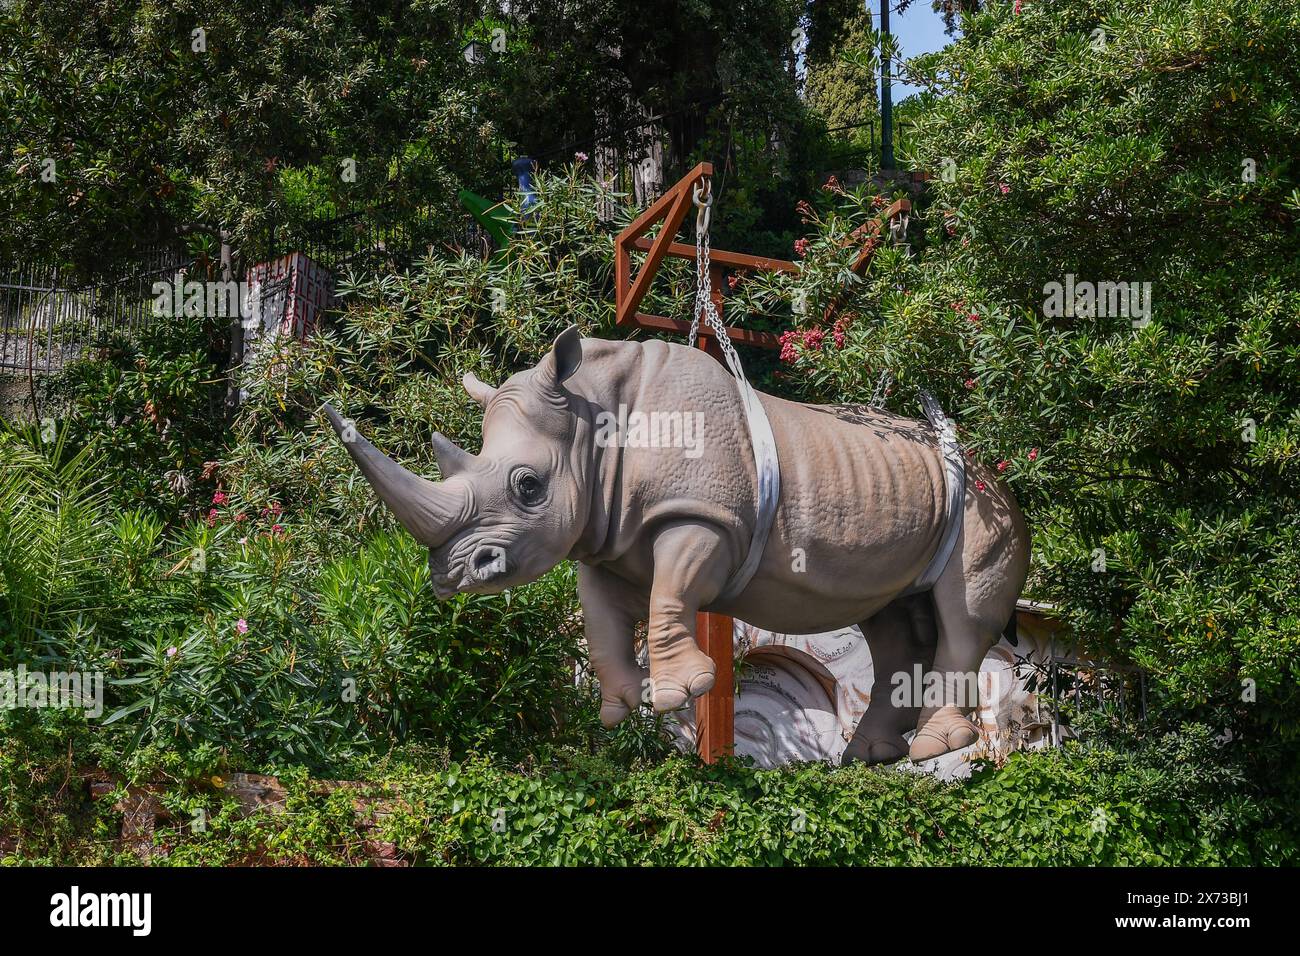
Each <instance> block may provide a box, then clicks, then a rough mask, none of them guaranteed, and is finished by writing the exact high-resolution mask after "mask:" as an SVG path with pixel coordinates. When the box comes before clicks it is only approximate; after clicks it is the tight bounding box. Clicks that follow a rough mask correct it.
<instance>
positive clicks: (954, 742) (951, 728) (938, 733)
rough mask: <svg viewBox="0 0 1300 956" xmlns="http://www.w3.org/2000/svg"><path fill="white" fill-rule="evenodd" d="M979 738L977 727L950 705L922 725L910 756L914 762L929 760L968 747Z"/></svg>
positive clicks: (909, 753)
mask: <svg viewBox="0 0 1300 956" xmlns="http://www.w3.org/2000/svg"><path fill="white" fill-rule="evenodd" d="M979 736H980V734H979V730H978V729H976V727H975V725H974V724H972V723H971V722H970V721H969V720H967V719H966V718H965V717H964V716H962V713H961V711H959V710H958V709H957V708H956V707H953V706H952V705H951V704H949V705H948V706H946V707H940V708H939V709H938V710H936V711H935V712H934V713H933V714H932V715H930V718H929V719H928V720H925V721H924V722H923V723H922V724H921V727H920V729H919V730H917V732H916V736H915V737H913V738H912V746H911V748H910V749H909V751H908V756H909V757H911V758H912V760H913V762H917V761H921V760H929V759H930V758H932V757H939V756H942V755H943V754H946V753H951V752H952V751H954V750H960V749H961V748H962V747H968V746H970V745H971V744H973V743H974V742H975V741H977V740H979Z"/></svg>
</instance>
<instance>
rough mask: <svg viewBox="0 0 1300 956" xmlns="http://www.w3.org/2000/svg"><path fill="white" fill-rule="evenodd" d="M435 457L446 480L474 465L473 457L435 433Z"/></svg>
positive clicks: (446, 438) (445, 437) (448, 439)
mask: <svg viewBox="0 0 1300 956" xmlns="http://www.w3.org/2000/svg"><path fill="white" fill-rule="evenodd" d="M433 457H435V458H437V459H438V470H439V471H441V472H442V477H444V478H450V477H451V476H452V475H455V474H459V473H460V472H462V471H465V470H466V469H467V468H469V466H470V465H472V464H473V463H474V456H473V455H471V454H470V453H469V452H467V451H465V449H463V448H460V447H458V446H457V445H456V443H455V442H453V441H452V440H451V439H450V438H448V437H447V436H446V435H444V434H442V433H441V432H434V433H433Z"/></svg>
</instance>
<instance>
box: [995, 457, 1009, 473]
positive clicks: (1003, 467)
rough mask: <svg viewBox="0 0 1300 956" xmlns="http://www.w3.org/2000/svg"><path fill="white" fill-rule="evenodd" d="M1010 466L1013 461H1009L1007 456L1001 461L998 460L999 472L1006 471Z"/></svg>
mask: <svg viewBox="0 0 1300 956" xmlns="http://www.w3.org/2000/svg"><path fill="white" fill-rule="evenodd" d="M1010 467H1011V462H1009V461H1007V460H1006V459H1005V458H1003V459H1002V460H1001V461H1000V462H998V471H999V472H1005V471H1006V470H1007V469H1008V468H1010Z"/></svg>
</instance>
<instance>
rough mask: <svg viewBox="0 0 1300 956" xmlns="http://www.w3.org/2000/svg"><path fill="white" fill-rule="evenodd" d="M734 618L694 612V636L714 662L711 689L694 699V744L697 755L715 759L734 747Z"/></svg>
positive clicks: (707, 760) (704, 759)
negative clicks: (715, 670)
mask: <svg viewBox="0 0 1300 956" xmlns="http://www.w3.org/2000/svg"><path fill="white" fill-rule="evenodd" d="M732 628H733V621H732V619H731V618H729V617H727V616H726V615H724V614H706V613H704V612H700V613H699V614H696V615H695V639H696V641H697V642H699V645H700V649H701V650H702V651H704V653H706V654H708V655H709V657H711V658H713V663H714V664H715V665H716V666H717V676H716V678H715V679H714V684H713V689H712V690H710V691H709V692H708V693H707V694H703V695H701V696H700V697H698V698H697V699H696V701H695V746H696V749H697V751H698V752H699V755H700V759H702V760H703V761H704V762H705V763H714V762H715V761H717V759H718V758H719V757H722V756H730V755H731V754H733V753H735V747H736V726H735V722H736V712H735V704H736V683H735V675H734V667H735V664H734V647H733V644H732V640H733V638H732Z"/></svg>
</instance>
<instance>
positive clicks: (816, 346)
mask: <svg viewBox="0 0 1300 956" xmlns="http://www.w3.org/2000/svg"><path fill="white" fill-rule="evenodd" d="M825 339H826V333H825V332H823V331H822V330H821V329H808V330H807V331H805V332H804V334H803V347H804V348H806V349H812V350H813V351H814V352H820V351H821V348H822V342H823V341H825Z"/></svg>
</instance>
